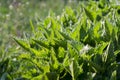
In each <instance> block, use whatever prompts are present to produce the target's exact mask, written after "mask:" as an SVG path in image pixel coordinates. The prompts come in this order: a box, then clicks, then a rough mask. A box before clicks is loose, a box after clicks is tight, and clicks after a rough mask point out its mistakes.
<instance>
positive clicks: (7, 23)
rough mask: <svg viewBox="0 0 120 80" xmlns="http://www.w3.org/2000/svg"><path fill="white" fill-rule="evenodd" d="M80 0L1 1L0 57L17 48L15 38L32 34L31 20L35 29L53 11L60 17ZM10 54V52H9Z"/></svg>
mask: <svg viewBox="0 0 120 80" xmlns="http://www.w3.org/2000/svg"><path fill="white" fill-rule="evenodd" d="M77 1H78V0H0V55H2V54H1V53H4V52H8V51H9V49H11V48H13V49H14V48H15V42H14V40H13V39H12V37H13V36H17V37H22V36H23V34H24V33H25V32H26V33H30V32H31V27H30V20H31V21H32V22H33V23H34V27H36V26H35V25H36V24H37V22H38V21H42V20H44V18H45V17H46V16H48V15H49V11H50V10H51V11H53V12H54V13H55V14H56V15H60V13H61V12H62V11H63V9H64V8H65V6H71V7H72V8H74V7H75V6H77V5H78V2H77ZM9 52H10V51H9Z"/></svg>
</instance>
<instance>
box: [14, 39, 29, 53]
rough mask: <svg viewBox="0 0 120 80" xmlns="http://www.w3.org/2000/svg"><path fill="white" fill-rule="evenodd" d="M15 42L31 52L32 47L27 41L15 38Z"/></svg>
mask: <svg viewBox="0 0 120 80" xmlns="http://www.w3.org/2000/svg"><path fill="white" fill-rule="evenodd" d="M14 40H15V41H16V42H17V43H18V44H19V45H20V46H21V47H23V49H25V50H27V51H29V50H30V45H29V44H28V43H27V41H25V40H22V39H17V38H14Z"/></svg>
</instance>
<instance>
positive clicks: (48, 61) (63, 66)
mask: <svg viewBox="0 0 120 80" xmlns="http://www.w3.org/2000/svg"><path fill="white" fill-rule="evenodd" d="M119 14H120V8H119V6H117V5H112V4H110V3H109V2H105V1H103V2H102V0H101V1H99V2H94V1H91V2H86V3H85V4H84V3H83V4H80V6H79V7H78V8H76V9H74V10H73V9H71V8H70V7H67V8H66V9H65V10H64V11H63V13H62V14H61V16H57V17H56V16H55V15H54V13H52V12H51V14H50V15H49V16H48V17H47V18H46V19H45V20H44V21H43V22H38V27H37V29H35V28H34V26H33V25H32V22H31V26H32V29H33V31H32V33H33V34H32V36H30V37H25V38H24V39H19V38H14V40H15V41H16V42H17V43H18V44H19V45H20V46H21V47H22V48H23V49H25V50H26V51H23V52H22V53H21V54H20V55H19V56H17V57H16V58H17V60H19V63H20V65H19V67H18V71H17V72H16V78H20V79H32V80H37V79H39V80H116V79H118V78H119V76H118V75H119V73H120V72H119V60H120V59H119V54H118V53H119V52H120V50H119V49H120V21H119V18H120V17H119ZM11 75H12V74H11ZM13 78H14V77H13Z"/></svg>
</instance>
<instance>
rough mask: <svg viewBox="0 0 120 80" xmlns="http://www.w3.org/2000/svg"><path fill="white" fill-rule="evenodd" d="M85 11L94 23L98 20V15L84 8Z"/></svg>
mask: <svg viewBox="0 0 120 80" xmlns="http://www.w3.org/2000/svg"><path fill="white" fill-rule="evenodd" d="M84 10H85V13H86V15H87V17H88V18H89V19H90V20H91V21H92V22H94V20H95V19H96V14H95V13H94V12H92V11H90V10H88V9H87V8H84Z"/></svg>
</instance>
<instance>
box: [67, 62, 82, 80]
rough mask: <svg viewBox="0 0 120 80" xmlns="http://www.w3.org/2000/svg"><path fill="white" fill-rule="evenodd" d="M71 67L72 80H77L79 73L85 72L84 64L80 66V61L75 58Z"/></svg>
mask: <svg viewBox="0 0 120 80" xmlns="http://www.w3.org/2000/svg"><path fill="white" fill-rule="evenodd" d="M69 68H70V73H71V76H72V80H76V79H77V77H78V75H80V74H81V73H82V72H83V70H82V65H80V66H79V64H78V62H77V61H75V60H73V61H72V62H71V64H70V66H69Z"/></svg>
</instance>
